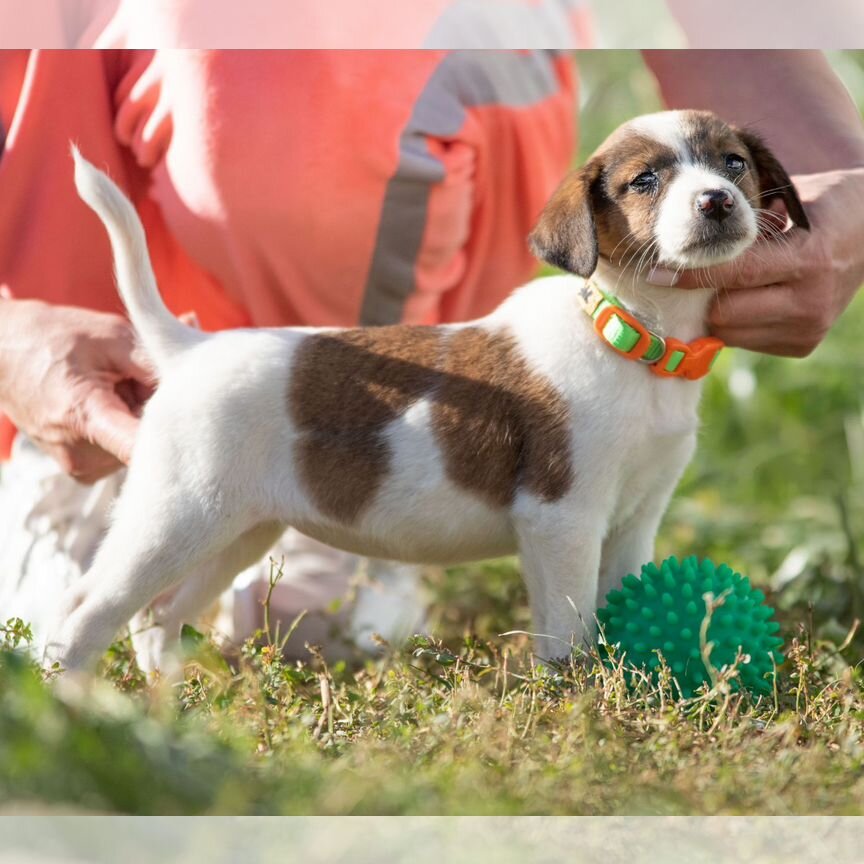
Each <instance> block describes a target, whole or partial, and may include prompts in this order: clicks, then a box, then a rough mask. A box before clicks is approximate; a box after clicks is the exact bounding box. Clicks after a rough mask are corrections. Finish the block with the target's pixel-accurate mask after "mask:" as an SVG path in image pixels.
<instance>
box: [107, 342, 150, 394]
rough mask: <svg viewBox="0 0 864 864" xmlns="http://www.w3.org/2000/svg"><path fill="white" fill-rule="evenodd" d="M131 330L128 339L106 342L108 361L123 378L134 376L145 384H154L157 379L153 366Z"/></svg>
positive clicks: (133, 377)
mask: <svg viewBox="0 0 864 864" xmlns="http://www.w3.org/2000/svg"><path fill="white" fill-rule="evenodd" d="M134 338H135V337H134V336H133V335H132V331H131V330H130V331H129V338H128V341H127V340H126V339H114V340H111V341H110V342H106V343H105V350H106V353H107V359H108V362H109V363H110V364H111V367H112V368H113V370H114V371H115V372H117V373H118V374H119V376H120V377H121V378H132V379H134V380H135V381H141V382H143V383H145V384H152V383H153V381H154V380H155V376H154V374H153V367H152V366H151V364H150V362H149V360H148V358H147V355H146V354H145V353H144V350H143V349H142V348H141V347H140V346H139V345H136V344H135V342H134V341H133V340H134Z"/></svg>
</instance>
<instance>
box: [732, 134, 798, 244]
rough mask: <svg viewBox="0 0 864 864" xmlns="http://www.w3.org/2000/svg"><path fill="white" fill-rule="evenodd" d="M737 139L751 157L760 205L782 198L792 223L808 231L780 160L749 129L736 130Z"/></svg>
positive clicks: (789, 179)
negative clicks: (756, 175) (745, 147)
mask: <svg viewBox="0 0 864 864" xmlns="http://www.w3.org/2000/svg"><path fill="white" fill-rule="evenodd" d="M735 132H736V133H737V135H738V137H739V138H740V139H741V140H742V141H743V142H744V143H745V144H746V145H747V149H748V150H749V151H750V155H751V156H752V157H753V161H754V163H755V165H754V167H755V168H756V173H757V174H758V175H759V189H760V190H761V196H760V203H761V204H763V205H764V204H766V203H767V202H768V201H771V200H773V199H775V198H782V199H783V201H784V203H785V204H786V210H787V211H788V212H789V216H790V218H791V219H792V221H793V222H794V223H795V224H796V225H797V226H798V227H799V228H805V229H807V230H808V231H809V230H810V220H809V219H808V218H807V214H806V213H805V212H804V205H803V204H802V203H801V199H800V198H799V197H798V193H797V192H796V191H795V187H794V186H793V185H792V179H791V178H790V177H789V175H788V174H787V173H786V169H785V168H784V167H783V166H782V165H781V164H780V160H779V159H778V158H777V157H776V156H775V155H774V154H773V153H772V152H771V150H770V149H769V148H768V145H767V144H766V143H765V142H764V141H763V140H762V139H761V138H760V137H759V136H758V135H757V134H756V133H755V132H751V131H750V130H749V129H736V130H735Z"/></svg>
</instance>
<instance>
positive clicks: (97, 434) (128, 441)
mask: <svg viewBox="0 0 864 864" xmlns="http://www.w3.org/2000/svg"><path fill="white" fill-rule="evenodd" d="M140 422H141V421H140V420H139V419H138V418H137V417H135V415H134V414H132V412H131V411H130V410H129V406H128V405H126V403H125V402H124V401H123V400H122V399H121V398H120V396H119V395H118V394H117V393H115V392H114V391H113V390H109V389H106V388H101V387H99V388H94V389H93V390H91V391H90V393H89V394H88V396H87V398H86V399H85V400H84V405H83V406H82V409H81V423H82V425H83V429H82V430H81V433H82V437H83V438H85V439H86V440H88V441H92V442H93V443H94V444H98V445H99V446H100V447H101V448H102V449H103V450H105V451H106V452H108V453H110V454H111V455H112V456H114V457H116V458H117V459H119V460H120V461H121V462H122V463H124V464H127V463H128V462H129V459H130V458H131V456H132V446H133V445H134V443H135V435H136V433H137V431H138V424H139V423H140Z"/></svg>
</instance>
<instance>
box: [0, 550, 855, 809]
mask: <svg viewBox="0 0 864 864" xmlns="http://www.w3.org/2000/svg"><path fill="white" fill-rule="evenodd" d="M487 582H491V583H492V586H493V590H492V592H491V593H490V595H488V596H486V597H484V598H483V603H482V605H480V606H478V605H477V604H476V603H475V609H474V613H475V617H474V620H475V622H482V623H483V625H484V626H486V627H489V628H491V629H492V630H493V631H498V632H500V631H501V630H502V629H504V627H505V626H506V625H508V624H509V623H510V622H511V621H512V617H511V613H510V610H511V609H512V608H513V607H514V606H515V607H516V608H517V610H518V616H517V617H520V618H524V617H525V610H524V598H523V596H522V590H521V587H520V585H519V582H518V574H517V573H516V572H515V569H514V567H513V565H512V564H511V563H509V562H500V563H497V564H487V565H485V566H484V567H483V568H482V571H478V569H477V568H465V569H462V570H459V571H456V572H452V573H451V574H450V576H449V578H448V580H447V581H446V592H445V595H444V596H453V595H460V594H468V593H469V592H471V593H474V594H475V596H476V590H477V589H476V586H477V585H478V583H479V584H486V583H487ZM442 587H443V586H442ZM450 608H451V607H450V605H449V603H445V605H442V606H441V607H437V608H436V611H437V612H438V613H439V620H440V621H442V622H446V621H447V620H449V609H450ZM445 612H447V613H448V614H447V615H445V614H444V613H445ZM793 621H794V618H791V619H787V627H791V629H792V631H793V632H795V634H796V635H795V636H794V637H793V638H792V640H791V642H790V644H789V645H787V653H788V656H789V660H788V661H787V663H786V664H784V667H782V669H781V674H780V676H779V681H778V686H777V691H776V693H775V694H774V695H773V697H771V698H767V699H762V700H759V701H757V702H754V701H752V700H751V699H750V698H749V697H748V696H747V695H745V694H737V693H734V692H732V691H731V689H730V687H729V679H730V675H734V670H732V672H731V673H729V672H727V674H726V675H725V676H721V679H720V681H719V682H718V683H717V685H716V686H715V688H714V689H713V690H712V691H710V692H707V693H703V694H701V695H699V696H697V697H695V698H693V699H690V700H683V701H682V700H678V699H676V696H675V692H674V691H673V688H672V687H671V685H669V684H668V682H667V683H666V684H661V685H658V686H651V685H648V684H646V683H644V682H643V684H642V685H641V686H639V687H637V689H636V690H629V689H628V688H627V686H626V684H625V678H624V675H623V673H622V671H621V670H620V669H618V668H614V667H613V668H608V667H605V666H603V665H602V664H601V663H599V662H598V660H597V658H596V656H593V655H592V656H587V657H579V658H574V660H573V662H572V663H570V664H568V665H562V666H558V667H554V668H540V667H538V666H537V665H536V664H534V663H533V662H532V658H531V655H530V653H529V652H528V651H527V646H526V644H525V641H524V638H522V639H519V638H517V639H515V640H513V639H508V640H502V639H500V638H492V639H484V638H482V637H481V636H476V635H471V634H469V633H464V632H463V633H461V634H460V633H458V632H457V630H458V629H459V627H458V625H456V626H448V625H447V624H446V623H442V624H441V625H440V626H441V628H442V632H444V633H446V638H444V639H441V640H438V639H432V638H429V637H417V638H415V640H414V641H413V644H412V645H411V646H408V647H406V648H405V649H400V650H394V649H387V651H386V654H385V656H384V657H382V658H380V659H378V660H375V661H367V662H366V663H365V664H364V665H363V666H362V667H360V668H353V669H352V668H348V667H346V666H345V665H344V664H337V665H335V666H332V667H331V666H328V665H327V663H326V662H325V661H324V660H323V659H322V658H321V657H320V655H318V654H317V652H316V651H315V650H314V648H313V649H312V651H311V652H310V655H309V661H308V662H303V663H300V662H293V663H285V662H283V661H282V659H281V656H280V655H279V653H278V652H277V651H275V650H274V649H273V647H272V644H271V641H272V640H271V639H269V638H268V636H267V635H266V634H264V633H260V634H258V638H257V639H255V640H250V641H249V642H248V643H247V644H245V645H244V646H243V647H242V649H241V651H240V652H239V653H238V654H237V655H236V656H235V657H233V658H231V659H230V660H228V661H226V660H225V659H223V658H222V656H221V655H220V654H219V653H218V652H217V651H216V650H215V649H214V647H213V646H212V644H211V643H210V642H209V640H207V639H206V638H205V637H203V636H201V635H200V634H197V633H195V631H191V630H190V631H188V632H187V638H186V645H187V649H188V651H189V662H188V665H187V672H186V677H185V680H184V682H183V683H182V684H181V685H179V686H177V687H175V688H170V689H169V688H160V687H159V686H158V685H157V686H155V687H153V688H148V687H146V686H145V685H144V682H143V680H142V678H141V676H140V675H139V674H138V672H137V670H136V668H135V666H134V663H132V662H131V658H130V654H129V649H128V646H127V645H126V644H125V643H122V642H121V643H117V644H116V645H114V646H113V647H112V649H111V651H110V652H109V654H108V655H107V657H106V659H105V662H104V664H103V669H102V674H101V675H100V676H95V677H91V678H87V679H83V680H82V679H77V680H76V679H68V678H67V677H66V676H63V675H60V676H57V677H56V680H54V681H51V682H48V683H46V682H44V681H43V680H42V674H41V673H40V672H39V671H38V670H37V669H35V667H34V666H33V665H32V663H31V662H30V661H29V659H27V656H26V654H24V653H22V652H21V651H20V647H21V646H22V644H23V643H24V642H25V641H26V628H22V626H21V625H20V623H18V624H16V623H15V622H13V624H12V626H9V627H7V628H5V636H6V642H7V645H6V648H5V650H4V651H3V653H2V654H0V799H2V800H5V801H7V802H8V801H10V800H11V801H15V802H16V806H17V807H18V808H19V809H20V808H21V807H22V806H25V808H26V805H27V804H28V803H29V804H31V805H32V804H34V803H37V804H38V807H39V808H40V809H41V808H42V807H44V806H45V805H46V804H48V805H52V804H53V805H63V806H64V807H68V806H72V807H73V808H75V809H76V810H77V809H81V810H85V811H98V812H103V811H109V812H111V811H115V812H124V813H140V814H173V813H208V814H213V813H230V814H259V813H268V814H273V813H275V814H319V815H324V814H401V813H413V814H531V813H536V814H581V815H603V814H665V815H671V814H691V813H699V814H713V813H731V814H744V813H746V814H753V813H760V814H767V813H772V814H789V813H795V814H804V813H807V814H815V813H832V814H838V813H843V814H849V813H860V812H864V775H862V770H861V769H862V762H864V744H862V731H864V728H862V727H864V686H862V685H864V682H862V676H861V672H860V670H859V669H858V668H857V667H856V666H855V665H854V661H855V660H856V659H857V658H858V657H860V646H859V645H857V644H856V643H855V642H854V640H852V639H850V640H847V643H846V644H845V645H842V646H837V645H834V644H832V643H830V642H828V641H823V640H816V639H814V638H813V635H812V633H811V632H810V631H809V630H808V629H807V628H806V627H805V626H803V625H802V624H800V623H797V624H796V623H792V622H793ZM850 635H851V634H850Z"/></svg>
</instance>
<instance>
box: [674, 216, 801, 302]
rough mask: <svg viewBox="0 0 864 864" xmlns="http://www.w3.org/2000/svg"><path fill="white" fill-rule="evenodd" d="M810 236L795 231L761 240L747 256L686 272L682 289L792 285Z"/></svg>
mask: <svg viewBox="0 0 864 864" xmlns="http://www.w3.org/2000/svg"><path fill="white" fill-rule="evenodd" d="M807 239H808V236H807V232H805V231H802V230H800V229H796V228H793V229H791V230H790V231H787V232H786V233H785V234H784V235H783V237H782V238H763V239H761V240H758V241H757V242H756V243H755V244H754V245H753V246H752V247H751V248H750V249H748V250H747V251H746V252H745V253H744V254H743V255H741V256H740V257H738V258H736V259H735V260H734V261H729V262H728V263H726V264H718V265H717V266H716V267H706V268H701V269H698V270H685V271H683V272H682V273H681V275H680V277H679V279H678V281H677V282H676V285H677V286H678V287H679V288H705V287H708V286H711V287H715V288H719V287H723V288H728V289H731V290H735V289H738V288H757V287H760V286H763V285H773V284H776V283H778V282H786V281H790V279H791V277H793V276H794V275H796V274H797V273H798V271H800V269H801V267H802V260H801V259H802V256H803V255H804V248H803V247H804V244H805V243H806V242H807Z"/></svg>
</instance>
